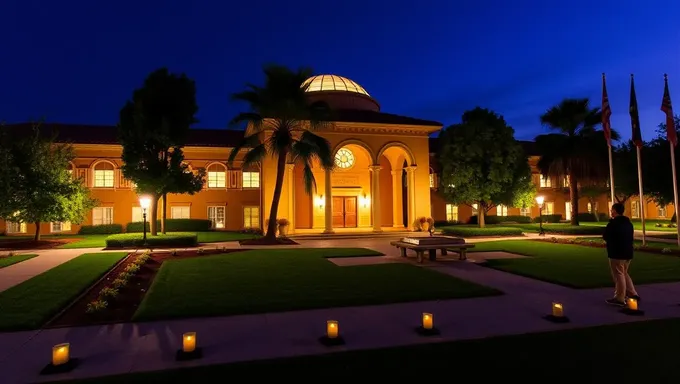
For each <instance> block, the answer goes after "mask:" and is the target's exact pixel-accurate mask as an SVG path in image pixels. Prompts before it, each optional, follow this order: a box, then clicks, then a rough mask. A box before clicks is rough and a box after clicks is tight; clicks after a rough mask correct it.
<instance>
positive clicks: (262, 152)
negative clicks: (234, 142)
mask: <svg viewBox="0 0 680 384" xmlns="http://www.w3.org/2000/svg"><path fill="white" fill-rule="evenodd" d="M266 155H267V147H266V145H265V144H264V143H261V144H258V145H256V146H254V147H253V148H252V149H251V150H250V151H248V153H246V154H245V156H243V165H242V167H243V168H245V167H248V166H250V165H253V164H257V163H260V162H261V161H262V159H264V157H265V156H266Z"/></svg>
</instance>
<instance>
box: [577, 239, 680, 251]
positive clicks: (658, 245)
mask: <svg viewBox="0 0 680 384" xmlns="http://www.w3.org/2000/svg"><path fill="white" fill-rule="evenodd" d="M574 240H577V241H592V242H595V243H598V244H604V240H603V239H602V238H599V237H577V238H576V239H574ZM633 243H634V244H636V245H638V246H642V240H634V241H633ZM647 247H649V248H659V249H663V248H670V249H678V248H679V247H678V245H677V244H674V243H664V242H660V241H654V239H653V238H649V237H648V238H647Z"/></svg>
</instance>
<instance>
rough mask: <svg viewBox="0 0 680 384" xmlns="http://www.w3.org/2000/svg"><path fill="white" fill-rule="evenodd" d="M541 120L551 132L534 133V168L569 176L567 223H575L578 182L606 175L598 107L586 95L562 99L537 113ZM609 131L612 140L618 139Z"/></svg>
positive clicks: (617, 136)
mask: <svg viewBox="0 0 680 384" xmlns="http://www.w3.org/2000/svg"><path fill="white" fill-rule="evenodd" d="M540 119H541V123H542V124H543V125H545V126H547V127H548V128H550V129H551V130H553V131H555V133H548V134H544V135H539V136H537V137H536V146H537V147H538V150H539V153H540V159H539V161H538V164H537V165H538V169H539V170H540V172H541V174H542V175H543V176H549V177H552V178H561V177H563V176H565V175H566V176H567V177H568V179H569V195H570V198H571V224H572V225H578V224H579V222H578V200H579V196H578V192H579V185H580V184H581V183H589V182H601V181H604V180H607V178H608V177H609V158H608V152H607V141H606V139H605V136H604V133H603V132H602V131H598V130H597V129H596V127H597V125H598V124H600V123H601V119H602V113H601V111H600V109H599V108H591V107H590V104H589V101H588V99H587V98H586V99H565V100H563V101H562V102H561V103H560V104H558V105H556V106H554V107H551V108H550V109H548V111H546V112H545V113H544V114H543V115H541V118H540ZM618 138H619V135H618V133H617V132H615V131H612V140H618Z"/></svg>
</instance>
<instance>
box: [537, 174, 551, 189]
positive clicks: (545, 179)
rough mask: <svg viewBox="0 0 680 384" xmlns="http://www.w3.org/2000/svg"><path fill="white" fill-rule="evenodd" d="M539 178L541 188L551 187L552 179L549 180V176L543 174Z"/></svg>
mask: <svg viewBox="0 0 680 384" xmlns="http://www.w3.org/2000/svg"><path fill="white" fill-rule="evenodd" d="M540 178H541V184H540V186H541V188H551V187H552V181H551V180H550V177H549V176H548V177H544V176H543V175H541V176H540Z"/></svg>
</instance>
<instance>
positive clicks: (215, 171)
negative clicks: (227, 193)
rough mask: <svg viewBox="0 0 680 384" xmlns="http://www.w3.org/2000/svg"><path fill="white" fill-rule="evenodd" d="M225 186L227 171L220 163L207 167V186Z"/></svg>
mask: <svg viewBox="0 0 680 384" xmlns="http://www.w3.org/2000/svg"><path fill="white" fill-rule="evenodd" d="M226 186H227V172H226V170H225V168H224V167H223V166H221V165H217V164H213V165H211V166H210V167H208V188H225V187H226Z"/></svg>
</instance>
